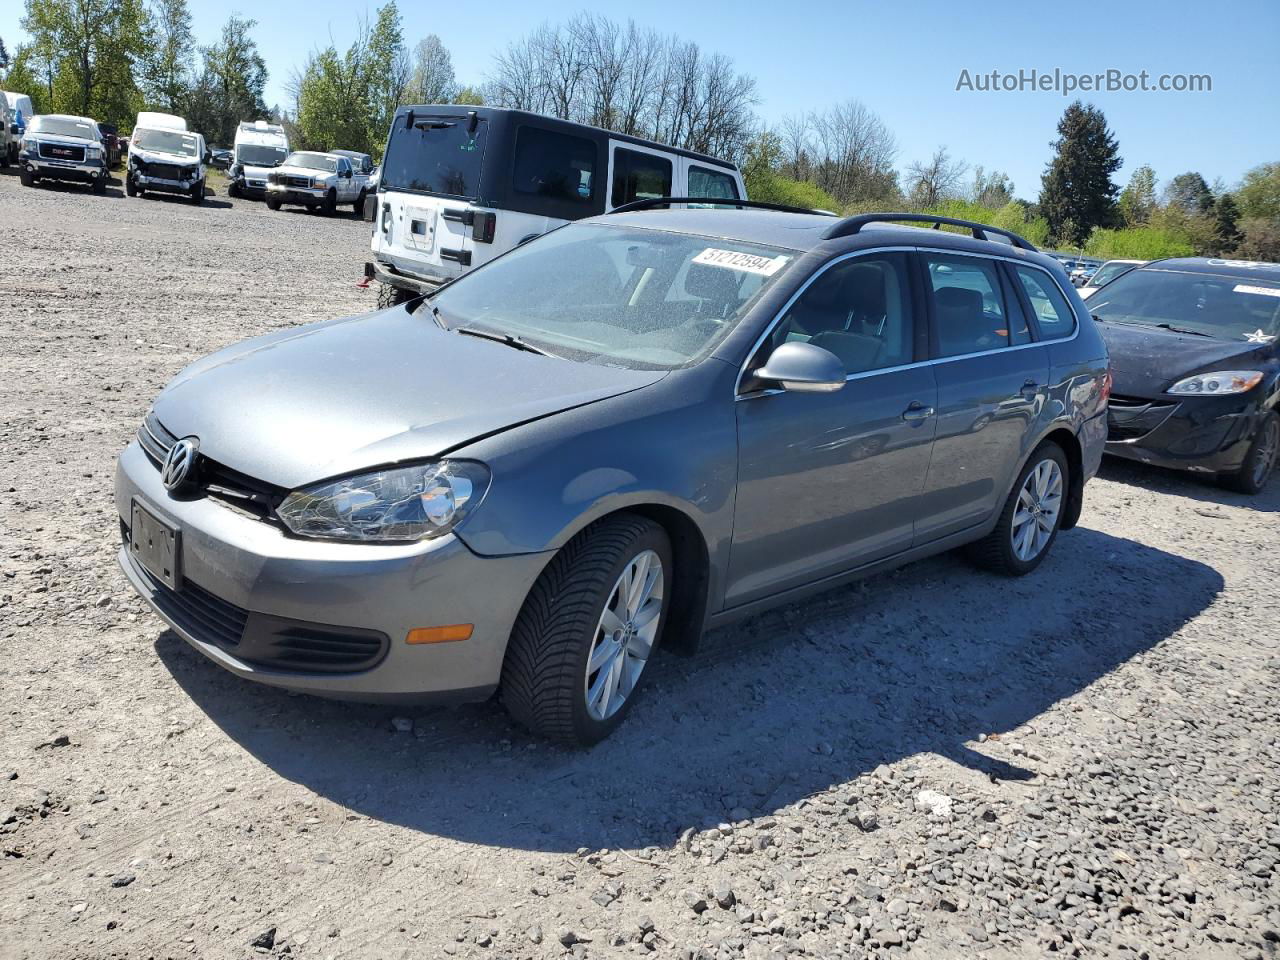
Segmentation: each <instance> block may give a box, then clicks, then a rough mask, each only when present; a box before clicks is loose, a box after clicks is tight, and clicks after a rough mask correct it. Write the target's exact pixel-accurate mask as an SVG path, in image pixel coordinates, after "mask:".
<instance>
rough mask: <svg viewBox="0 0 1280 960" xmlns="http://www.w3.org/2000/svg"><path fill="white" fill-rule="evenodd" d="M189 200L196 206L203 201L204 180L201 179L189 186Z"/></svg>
mask: <svg viewBox="0 0 1280 960" xmlns="http://www.w3.org/2000/svg"><path fill="white" fill-rule="evenodd" d="M191 202H192V203H194V204H195V205H196V206H197V207H198V206H200V204H202V203H204V181H203V180H201V181H200V182H199V183H197V184H196V185H195V186H194V187H192V188H191Z"/></svg>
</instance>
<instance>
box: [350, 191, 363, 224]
mask: <svg viewBox="0 0 1280 960" xmlns="http://www.w3.org/2000/svg"><path fill="white" fill-rule="evenodd" d="M365 196H366V194H365V192H364V191H363V190H361V191H360V196H358V197H356V199H355V202H354V203H353V204H351V210H352V212H354V213H355V215H356V216H357V217H359V218H360V219H361V220H363V219H364V198H365Z"/></svg>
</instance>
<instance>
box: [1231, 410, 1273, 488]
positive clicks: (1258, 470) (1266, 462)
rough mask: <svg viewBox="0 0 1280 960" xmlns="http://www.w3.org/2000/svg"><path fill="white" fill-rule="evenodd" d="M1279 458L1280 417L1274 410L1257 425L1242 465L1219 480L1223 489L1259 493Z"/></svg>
mask: <svg viewBox="0 0 1280 960" xmlns="http://www.w3.org/2000/svg"><path fill="white" fill-rule="evenodd" d="M1278 458H1280V416H1277V415H1276V412H1275V411H1274V410H1272V411H1270V412H1268V413H1267V415H1266V416H1265V417H1263V418H1262V422H1261V423H1260V424H1258V429H1257V431H1256V432H1255V433H1254V435H1253V443H1252V444H1251V445H1250V446H1249V452H1248V453H1247V454H1245V458H1244V464H1243V466H1241V467H1240V469H1239V470H1237V471H1236V472H1235V473H1228V474H1225V475H1224V476H1222V477H1220V478H1219V481H1220V482H1221V483H1222V485H1223V486H1224V487H1229V488H1230V489H1232V490H1239V491H1240V492H1241V493H1259V492H1261V490H1262V488H1263V487H1265V486H1266V485H1267V481H1268V480H1270V479H1271V474H1272V473H1274V472H1275V468H1276V460H1277V459H1278Z"/></svg>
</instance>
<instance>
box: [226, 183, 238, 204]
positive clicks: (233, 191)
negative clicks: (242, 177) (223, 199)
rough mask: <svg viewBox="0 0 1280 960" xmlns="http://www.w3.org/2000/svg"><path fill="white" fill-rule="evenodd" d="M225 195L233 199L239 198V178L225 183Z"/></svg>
mask: <svg viewBox="0 0 1280 960" xmlns="http://www.w3.org/2000/svg"><path fill="white" fill-rule="evenodd" d="M227 196H228V197H230V198H231V199H233V200H238V199H239V198H240V181H239V180H232V181H231V182H230V183H229V184H227Z"/></svg>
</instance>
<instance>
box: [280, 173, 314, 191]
mask: <svg viewBox="0 0 1280 960" xmlns="http://www.w3.org/2000/svg"><path fill="white" fill-rule="evenodd" d="M280 179H281V182H283V183H284V185H285V186H286V187H301V188H303V189H304V190H310V189H311V178H310V177H295V176H292V175H290V174H287V173H286V174H284V175H283V176H282V177H281V178H280Z"/></svg>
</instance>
